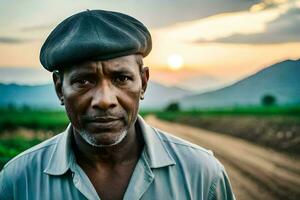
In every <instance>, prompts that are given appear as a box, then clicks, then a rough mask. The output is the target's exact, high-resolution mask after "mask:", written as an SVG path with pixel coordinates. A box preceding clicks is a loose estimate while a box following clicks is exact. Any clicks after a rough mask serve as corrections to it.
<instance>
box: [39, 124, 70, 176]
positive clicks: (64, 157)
mask: <svg viewBox="0 0 300 200" xmlns="http://www.w3.org/2000/svg"><path fill="white" fill-rule="evenodd" d="M72 132H73V129H72V125H71V124H69V125H68V127H67V129H66V130H65V131H64V132H62V133H61V134H60V136H59V138H58V142H57V143H56V145H55V148H54V150H53V152H52V156H51V157H50V160H49V162H48V165H47V167H46V169H45V170H44V172H45V173H47V174H50V175H62V174H64V173H66V172H67V171H68V169H69V168H70V165H71V163H72V161H73V160H74V155H73V151H72V145H71V137H72V134H73V133H72Z"/></svg>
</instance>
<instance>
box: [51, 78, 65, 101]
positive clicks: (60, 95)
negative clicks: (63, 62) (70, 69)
mask: <svg viewBox="0 0 300 200" xmlns="http://www.w3.org/2000/svg"><path fill="white" fill-rule="evenodd" d="M52 79H53V83H54V87H55V92H56V95H57V97H58V99H59V100H60V104H61V105H64V96H63V93H62V84H63V83H62V81H63V80H62V78H61V75H60V74H59V72H53V74H52Z"/></svg>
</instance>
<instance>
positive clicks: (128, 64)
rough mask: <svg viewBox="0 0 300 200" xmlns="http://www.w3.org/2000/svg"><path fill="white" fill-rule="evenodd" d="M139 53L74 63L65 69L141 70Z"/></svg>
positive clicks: (75, 70)
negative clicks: (138, 60)
mask: <svg viewBox="0 0 300 200" xmlns="http://www.w3.org/2000/svg"><path fill="white" fill-rule="evenodd" d="M137 59H138V55H129V56H123V57H118V58H114V59H110V60H105V61H84V62H80V63H75V64H72V65H70V66H68V67H66V68H65V69H64V72H65V73H67V74H73V73H84V72H95V73H96V72H99V71H100V72H106V73H109V72H131V73H135V72H136V71H139V64H138V62H137Z"/></svg>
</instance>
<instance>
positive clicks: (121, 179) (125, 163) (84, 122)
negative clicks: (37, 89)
mask: <svg viewBox="0 0 300 200" xmlns="http://www.w3.org/2000/svg"><path fill="white" fill-rule="evenodd" d="M137 56H139V55H129V56H124V57H119V58H115V59H111V60H106V61H88V62H83V63H79V64H75V65H72V66H71V67H68V68H67V69H66V70H65V71H64V73H63V80H62V79H61V78H62V77H61V76H60V75H59V74H57V73H54V74H53V81H54V84H55V89H56V92H57V95H58V97H59V99H60V100H61V101H62V102H63V104H64V105H65V109H66V112H67V115H68V117H69V119H70V121H71V124H72V126H73V132H74V133H73V135H74V142H73V148H74V153H75V156H76V160H77V163H78V164H79V165H80V166H81V168H82V169H83V170H84V171H85V173H86V174H87V176H88V177H89V179H90V181H91V183H92V184H93V186H94V188H95V189H96V191H97V193H98V195H99V196H100V197H101V199H104V200H109V199H122V198H123V197H124V194H125V192H126V188H127V186H128V184H129V181H130V177H131V175H132V173H133V171H134V168H135V166H136V163H137V161H138V159H139V157H140V153H141V151H142V148H143V139H142V137H141V135H140V133H139V128H138V127H136V126H135V121H136V118H137V113H138V108H139V99H140V97H141V96H143V94H144V92H145V90H146V88H147V82H148V79H149V69H148V68H147V67H145V68H141V67H140V66H139V65H138V63H137V58H138V57H137ZM124 132H125V133H126V134H125V137H124V139H122V137H121V135H122V134H124ZM82 133H86V134H88V135H90V136H92V138H93V139H92V140H90V141H89V140H87V139H84V137H83V136H82ZM120 138H121V140H120ZM119 140H120V141H119Z"/></svg>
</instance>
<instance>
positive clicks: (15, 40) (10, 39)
mask: <svg viewBox="0 0 300 200" xmlns="http://www.w3.org/2000/svg"><path fill="white" fill-rule="evenodd" d="M31 41H33V40H32V39H24V38H15V37H3V36H2V37H1V36H0V44H21V43H27V42H31Z"/></svg>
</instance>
